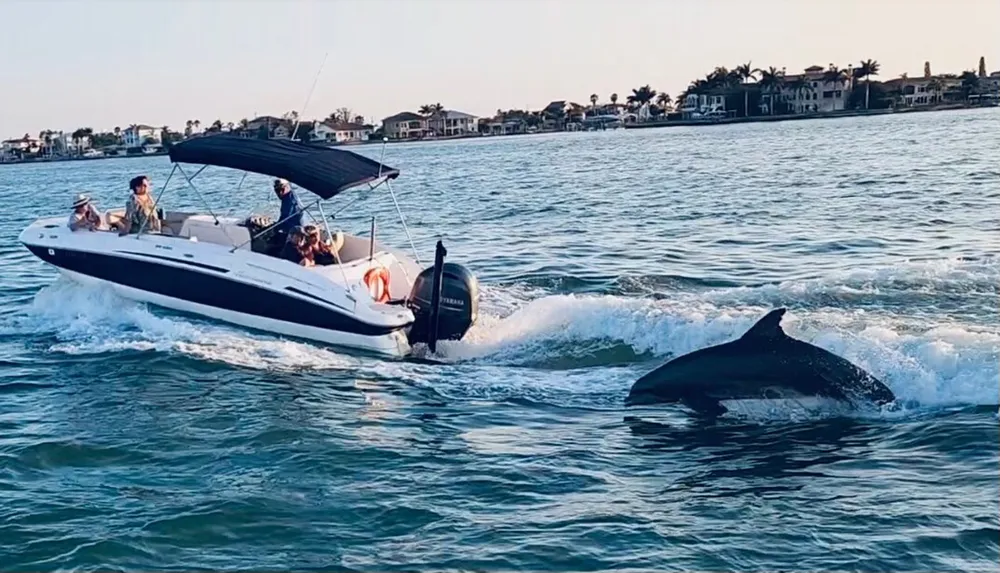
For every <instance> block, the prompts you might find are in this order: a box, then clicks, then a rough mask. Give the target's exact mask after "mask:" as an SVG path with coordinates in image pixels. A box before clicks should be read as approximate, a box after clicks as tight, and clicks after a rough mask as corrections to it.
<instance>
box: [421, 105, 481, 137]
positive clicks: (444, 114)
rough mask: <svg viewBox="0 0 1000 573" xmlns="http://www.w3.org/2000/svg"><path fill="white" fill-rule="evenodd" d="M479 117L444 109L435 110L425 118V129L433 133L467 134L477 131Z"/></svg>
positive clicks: (444, 134)
mask: <svg viewBox="0 0 1000 573" xmlns="http://www.w3.org/2000/svg"><path fill="white" fill-rule="evenodd" d="M478 123H479V118H477V117H476V116H474V115H471V114H468V113H463V112H461V111H455V110H453V109H445V110H441V111H438V112H435V113H434V114H432V115H431V116H430V118H429V119H428V120H427V129H429V130H431V132H433V133H434V134H435V135H439V136H450V135H468V134H470V133H477V132H478Z"/></svg>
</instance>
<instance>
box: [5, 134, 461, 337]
mask: <svg viewBox="0 0 1000 573" xmlns="http://www.w3.org/2000/svg"><path fill="white" fill-rule="evenodd" d="M169 156H170V160H171V162H172V163H173V164H174V168H173V171H171V177H173V175H174V173H175V172H177V171H180V173H181V174H182V175H183V176H184V178H185V179H186V180H187V183H188V185H189V186H190V187H191V188H192V189H195V190H197V189H196V188H195V187H194V183H193V179H194V177H197V175H198V174H199V173H200V172H201V171H200V170H199V171H198V172H196V173H195V174H194V175H193V176H192V177H188V175H187V173H186V172H185V170H184V169H183V166H182V164H189V163H190V164H201V165H202V168H201V169H205V167H208V166H218V167H225V168H231V169H239V170H242V171H245V172H252V173H259V174H264V175H269V176H272V177H281V178H284V179H286V180H287V181H288V182H289V183H290V184H292V185H294V186H297V187H299V188H300V189H304V190H306V191H309V192H311V193H313V194H315V195H317V199H316V200H315V201H314V202H313V203H311V204H309V205H307V206H305V207H304V209H305V210H306V211H310V210H311V209H312V208H314V207H316V206H317V205H319V203H320V201H322V200H324V199H330V198H332V197H334V196H335V195H337V194H339V193H341V192H342V191H345V190H347V189H350V188H353V187H357V186H361V185H368V186H369V188H371V189H375V188H379V187H381V186H383V185H384V186H385V188H386V189H387V190H388V192H389V193H390V195H391V196H392V200H393V203H394V205H395V206H396V210H397V213H399V216H400V221H401V222H402V224H403V228H404V230H406V222H405V219H404V218H403V216H402V213H401V212H399V204H398V202H397V201H396V197H395V194H394V192H393V190H392V185H391V180H392V179H395V178H396V177H398V175H399V171H398V170H396V169H393V168H391V167H388V166H386V165H383V164H382V163H381V162H379V161H374V160H371V159H368V158H366V157H364V156H361V155H358V154H356V153H352V152H350V151H345V150H341V149H332V148H328V147H318V146H314V145H310V144H306V143H300V142H293V141H286V140H264V139H245V138H239V137H233V136H226V135H216V136H207V137H199V138H193V139H189V140H187V141H183V142H181V143H178V144H176V145H174V146H173V147H171V149H170V153H169ZM169 182H170V178H168V179H167V183H166V184H165V185H164V190H165V188H166V186H167V185H169ZM162 195H163V190H161V191H160V194H159V195H158V196H157V198H156V201H157V203H158V202H159V199H160V197H161V196H162ZM198 195H199V196H200V195H201V194H200V193H199V194H198ZM310 213H311V214H312V215H313V216H314V218H316V217H315V214H314V213H312V212H311V211H310ZM317 220H321V221H322V223H323V225H324V226H326V230H327V232H329V224H328V222H327V220H326V217H325V215H323V214H322V209H320V217H319V218H318V219H317ZM162 221H163V226H164V227H167V228H169V231H168V232H164V233H149V232H143V231H142V230H139V232H138V234H128V235H123V236H120V235H119V234H118V233H117V232H115V231H75V232H74V231H72V230H71V229H70V228H69V226H68V225H67V217H66V216H59V217H53V218H43V219H40V220H38V221H35V222H34V223H32V224H31V225H29V226H28V227H27V228H26V229H25V230H24V231H22V233H21V235H20V237H19V240H20V241H21V243H23V244H24V245H25V246H26V247H27V248H28V249H29V250H30V251H31V252H32V253H34V254H35V255H36V256H37V257H38V258H40V259H42V260H43V261H45V262H47V263H50V264H52V265H53V266H55V267H56V268H58V269H59V270H60V271H61V272H62V273H63V274H64V275H67V276H68V277H70V278H72V279H74V280H76V281H79V282H81V283H103V284H108V285H110V286H111V287H112V288H113V289H114V290H115V291H117V292H118V293H119V294H121V295H122V296H124V297H125V298H128V299H131V300H136V301H140V302H144V303H150V304H154V305H158V306H162V307H165V308H169V309H172V310H176V311H180V312H187V313H193V314H196V315H200V316H204V317H209V318H212V319H216V320H221V321H225V322H229V323H233V324H237V325H240V326H243V327H247V328H252V329H257V330H262V331H267V332H271V333H275V334H279V335H285V336H290V337H296V338H302V339H308V340H313V341H318V342H322V343H327V344H331V345H336V346H345V347H352V348H360V349H365V350H369V351H375V352H378V353H383V354H388V355H393V356H406V355H409V354H411V353H412V351H413V348H414V345H416V344H419V343H424V344H427V346H428V347H429V348H430V350H431V352H434V351H435V347H436V343H437V341H438V340H455V339H461V338H462V336H464V335H465V333H466V332H467V331H468V329H469V328H470V327H471V326H472V325H473V324H474V323H475V321H476V318H477V312H478V299H479V286H478V282H477V280H476V278H475V276H474V275H473V274H472V273H471V272H470V271H469V270H468V269H467V268H465V267H463V266H461V265H458V264H455V263H451V262H448V263H445V262H444V257H445V255H446V251H445V249H444V246H443V245H442V244H441V242H440V241H438V244H437V250H436V253H435V261H434V265H433V266H430V267H427V268H424V269H421V267H420V264H419V258H418V257H417V253H416V249H415V248H414V258H412V259H411V258H409V257H408V256H407V255H406V254H405V253H403V252H402V251H400V250H396V249H392V248H390V247H388V246H386V245H383V244H381V243H380V242H379V241H377V240H376V238H375V236H374V234H375V225H374V219H373V223H372V229H371V236H369V237H362V236H354V235H343V246H342V247H341V248H340V250H339V251H338V253H337V254H338V257H337V262H336V263H335V264H331V265H325V266H321V265H316V266H311V267H305V266H301V265H298V264H296V263H294V262H291V261H288V260H284V259H281V258H279V257H277V256H275V255H274V254H273V253H274V250H273V246H272V245H269V243H268V240H267V239H266V237H267V236H268V233H269V232H271V231H272V230H273V228H274V227H275V226H276V225H278V224H280V223H281V221H275V222H272V221H271V220H270V218H268V217H261V216H248V217H246V218H243V219H239V218H231V217H230V218H226V217H216V216H215V215H214V214H212V213H211V209H209V213H207V214H206V213H189V212H178V211H163V212H162ZM406 233H407V236H408V237H409V231H408V230H406ZM410 244H411V246H413V242H412V239H411V240H410ZM377 283H378V284H377ZM383 290H386V291H387V293H388V295H387V296H385V295H382V294H381V292H382V291H383ZM376 297H377V298H376Z"/></svg>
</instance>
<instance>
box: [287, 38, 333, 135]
mask: <svg viewBox="0 0 1000 573" xmlns="http://www.w3.org/2000/svg"><path fill="white" fill-rule="evenodd" d="M329 55H330V52H327V53H325V54H323V63H321V64H320V65H319V71H317V72H316V77H315V79H313V84H312V88H310V89H309V95H307V96H306V101H305V103H303V104H302V111H301V112H299V114H298V116H296V118H295V127H293V128H292V135H291V137H289V139H292V140H294V139H295V134H296V133H297V132H298V131H299V123H301V122H302V116H304V115H305V114H306V108H308V107H309V100H311V99H312V95H313V92H314V91H316V83H317V82H319V76H320V74H322V73H323V67H324V66H326V58H327V56H329Z"/></svg>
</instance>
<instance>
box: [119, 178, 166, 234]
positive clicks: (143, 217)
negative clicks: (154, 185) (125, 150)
mask: <svg viewBox="0 0 1000 573" xmlns="http://www.w3.org/2000/svg"><path fill="white" fill-rule="evenodd" d="M150 187H151V185H150V183H149V177H146V176H145V175H139V176H138V177H133V178H132V180H131V181H129V188H130V189H131V190H132V194H131V195H130V196H129V198H128V202H127V203H125V217H124V218H122V221H121V223H122V228H121V230H120V231H119V234H120V235H126V234H130V233H131V234H136V233H138V232H139V230H140V229H142V231H143V232H148V233H160V232H162V231H163V230H164V229H163V224H162V222H161V221H160V216H159V214H158V213H157V212H156V204H155V203H154V201H153V197H152V195H150V193H149V190H150ZM168 230H169V229H168Z"/></svg>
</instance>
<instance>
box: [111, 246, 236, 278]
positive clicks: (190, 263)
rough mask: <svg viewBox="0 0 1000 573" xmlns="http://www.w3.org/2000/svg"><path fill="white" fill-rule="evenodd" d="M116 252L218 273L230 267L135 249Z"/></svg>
mask: <svg viewBox="0 0 1000 573" xmlns="http://www.w3.org/2000/svg"><path fill="white" fill-rule="evenodd" d="M115 252H116V253H122V254H124V255H133V256H136V257H146V258H149V259H159V260H161V261H170V262H171V263H177V264H179V265H187V266H189V267H196V268H199V269H205V270H209V271H215V272H217V273H228V272H229V269H224V268H222V267H217V266H214V265H206V264H205V263H196V262H194V261H184V260H181V259H175V258H173V257H164V256H163V255H152V254H149V253H137V252H135V251H115Z"/></svg>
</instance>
